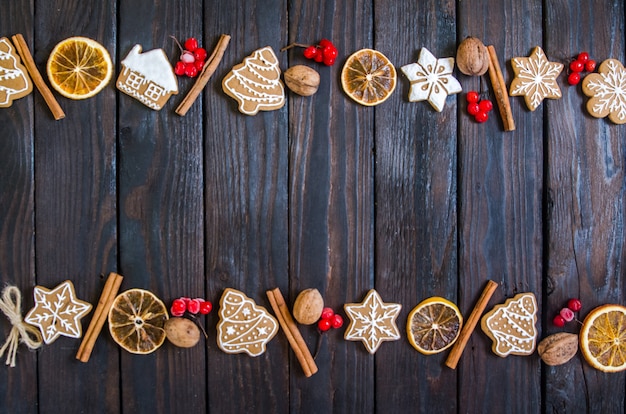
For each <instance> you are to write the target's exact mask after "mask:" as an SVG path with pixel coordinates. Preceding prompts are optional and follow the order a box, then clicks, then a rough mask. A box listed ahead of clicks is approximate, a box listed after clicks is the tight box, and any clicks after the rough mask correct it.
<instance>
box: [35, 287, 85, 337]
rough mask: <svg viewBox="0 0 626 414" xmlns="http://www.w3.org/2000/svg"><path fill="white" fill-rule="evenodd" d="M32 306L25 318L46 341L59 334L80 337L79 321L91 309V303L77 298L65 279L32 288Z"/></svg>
mask: <svg viewBox="0 0 626 414" xmlns="http://www.w3.org/2000/svg"><path fill="white" fill-rule="evenodd" d="M33 294H34V297H35V307H34V308H33V309H31V310H30V311H29V312H28V314H27V315H26V317H25V318H24V321H25V322H27V323H30V324H31V325H34V326H37V327H39V329H40V330H41V334H42V337H43V340H44V342H45V343H46V344H50V343H52V342H54V341H55V340H56V339H57V338H58V337H59V336H60V335H63V336H68V337H70V338H80V337H81V336H82V327H81V324H80V320H81V319H82V318H83V316H85V315H86V314H87V313H89V311H90V310H91V304H89V303H87V302H83V301H82V300H79V299H77V298H76V294H75V293H74V285H73V284H72V282H71V281H69V280H66V281H65V282H63V283H61V284H60V285H59V286H57V287H55V288H54V289H52V290H49V289H46V288H44V287H41V286H35V289H34V293H33Z"/></svg>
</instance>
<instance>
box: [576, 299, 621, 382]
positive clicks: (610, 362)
mask: <svg viewBox="0 0 626 414" xmlns="http://www.w3.org/2000/svg"><path fill="white" fill-rule="evenodd" d="M580 349H581V351H582V353H583V356H584V357H585V359H586V360H587V362H589V364H591V366H593V367H594V368H597V369H599V370H600V371H604V372H619V371H623V370H626V307H624V306H621V305H603V306H599V307H597V308H595V309H594V310H592V311H591V313H589V315H587V317H586V318H585V320H584V322H583V326H582V328H581V329H580Z"/></svg>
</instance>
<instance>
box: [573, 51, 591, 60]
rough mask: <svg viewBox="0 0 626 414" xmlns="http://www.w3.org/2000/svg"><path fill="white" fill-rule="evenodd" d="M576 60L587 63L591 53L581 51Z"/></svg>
mask: <svg viewBox="0 0 626 414" xmlns="http://www.w3.org/2000/svg"><path fill="white" fill-rule="evenodd" d="M576 60H579V61H581V62H582V63H587V61H588V60H589V53H587V52H580V53H579V54H578V57H577V58H576Z"/></svg>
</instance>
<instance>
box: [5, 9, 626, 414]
mask: <svg viewBox="0 0 626 414" xmlns="http://www.w3.org/2000/svg"><path fill="white" fill-rule="evenodd" d="M0 4H1V8H0V36H7V37H10V36H11V35H13V34H15V33H22V34H23V35H24V36H25V38H26V39H27V42H28V44H29V46H30V47H31V50H32V51H33V54H34V57H35V61H36V63H37V65H38V66H39V68H40V70H43V71H45V63H46V61H47V58H48V55H49V53H50V51H51V50H52V48H53V47H54V45H55V44H56V43H57V42H59V41H61V40H63V39H65V38H67V37H70V36H75V35H82V36H88V37H91V38H93V39H96V40H98V41H99V42H100V43H102V44H103V45H104V46H105V47H106V48H107V49H108V50H109V52H110V53H111V56H112V59H113V60H114V62H116V63H117V68H118V69H119V61H120V60H121V59H122V58H123V57H124V56H125V55H126V53H128V51H129V50H130V48H131V47H132V46H133V45H134V44H137V43H138V44H141V45H142V46H143V48H144V50H149V49H152V48H159V47H161V48H163V49H164V50H165V51H166V53H167V54H168V56H169V57H170V58H171V59H172V61H174V60H175V59H176V56H177V51H176V47H175V45H174V43H173V42H172V40H171V39H170V38H169V36H170V35H175V36H177V37H178V38H179V39H185V38H187V37H189V36H196V37H198V38H200V39H201V44H202V45H204V46H205V47H206V48H207V49H209V50H211V49H212V48H213V47H214V45H215V43H216V41H217V38H218V36H219V35H220V34H222V33H228V34H230V35H231V36H232V40H231V43H230V46H229V48H228V50H227V51H226V54H225V56H224V60H223V62H222V64H221V65H220V66H219V68H218V69H217V72H216V73H215V75H214V77H213V79H212V80H211V82H210V83H209V85H208V86H207V88H206V90H205V92H204V93H203V94H202V99H201V100H200V101H198V102H197V103H196V104H195V105H194V106H193V107H192V109H191V111H190V112H189V113H188V114H187V116H185V117H182V118H181V117H179V116H178V115H176V114H175V113H174V108H175V107H176V106H177V105H178V103H179V102H180V100H181V99H182V96H183V95H184V93H186V91H187V90H188V89H189V88H190V86H191V84H192V82H191V81H189V80H181V81H180V82H179V88H180V90H181V94H180V95H179V96H176V97H174V98H172V99H171V100H170V101H169V103H168V104H167V106H166V107H165V108H164V109H163V110H161V111H160V112H154V111H152V110H150V109H148V108H147V107H145V106H143V105H142V104H140V103H139V102H138V101H136V100H134V99H132V98H130V97H128V96H126V95H124V94H121V93H119V92H117V90H116V89H115V87H114V82H111V84H110V85H109V86H108V87H107V88H106V89H105V90H104V91H102V92H101V93H100V94H98V95H97V96H96V97H93V98H90V99H88V100H85V101H71V100H68V99H65V98H63V97H60V96H58V95H57V96H58V99H59V102H60V104H61V106H62V107H63V108H64V110H65V113H66V118H65V119H64V120H61V121H54V120H53V119H52V117H51V114H50V112H49V111H48V109H47V108H46V107H45V104H44V102H43V100H42V98H41V96H40V95H39V94H38V93H33V94H31V95H30V96H28V97H26V98H24V99H21V100H19V101H16V102H14V104H13V106H12V107H11V108H9V109H0V281H1V282H2V284H9V283H10V284H15V285H17V286H18V287H19V288H20V289H21V290H22V292H23V294H24V297H25V300H24V301H25V303H24V305H23V307H24V309H23V310H24V312H26V311H27V310H28V309H30V307H31V306H32V305H33V302H32V288H33V287H34V286H35V285H37V284H38V285H42V286H46V287H54V286H56V285H57V284H58V283H60V282H62V281H63V280H65V279H71V280H72V281H73V282H74V284H75V286H76V291H77V294H78V296H79V297H80V298H82V299H85V300H87V301H90V302H92V303H95V302H96V301H97V300H98V297H99V295H100V292H101V289H102V287H103V284H104V277H105V275H106V274H108V273H109V272H111V271H116V272H119V273H121V274H123V275H124V276H125V280H124V283H123V285H122V289H128V288H132V287H139V288H145V289H150V290H152V291H153V292H155V293H156V294H157V295H158V296H159V297H161V298H162V299H163V300H164V301H165V302H167V303H168V304H169V303H170V302H171V300H172V299H174V298H176V297H179V296H183V295H184V296H192V297H206V298H207V299H210V300H212V301H213V302H214V303H216V304H217V302H218V300H219V297H220V295H221V293H222V291H223V289H225V288H226V287H233V288H236V289H240V290H242V291H244V292H245V293H246V294H247V295H248V296H250V297H252V298H254V299H255V300H257V301H258V302H259V303H260V304H262V305H264V306H268V303H267V300H266V297H265V291H266V290H267V289H270V288H273V287H276V286H278V287H280V288H281V290H282V291H283V293H284V294H285V296H286V298H287V301H288V302H289V303H292V302H293V299H294V298H295V296H296V294H297V293H298V292H299V291H300V290H302V289H305V288H308V287H315V288H317V289H319V290H320V291H321V292H322V294H323V296H324V299H325V301H326V303H327V304H328V305H329V306H331V307H333V308H334V309H341V308H342V305H343V304H344V303H345V302H358V301H361V299H362V298H363V296H364V295H365V293H366V292H367V291H368V290H369V289H370V288H373V287H375V288H376V289H377V290H378V291H379V292H380V294H381V296H382V298H383V299H384V300H385V301H387V302H398V303H401V304H402V305H403V309H402V312H401V315H400V317H399V318H398V326H399V328H400V330H401V332H402V336H403V337H402V340H400V341H396V342H389V343H385V344H383V345H382V346H381V347H380V349H379V350H378V352H377V353H376V355H375V356H371V355H369V354H368V353H367V352H366V351H365V348H364V347H363V345H362V344H360V343H355V342H347V341H344V340H343V339H342V334H343V329H342V330H341V332H331V333H330V334H329V335H328V336H327V338H326V340H325V342H324V344H323V347H322V349H321V352H320V355H319V357H318V359H317V363H318V366H319V372H318V373H317V374H316V375H315V376H313V377H312V378H309V379H307V378H305V377H304V376H303V374H302V371H301V368H300V366H299V365H298V363H297V361H296V359H295V358H294V356H293V353H292V352H291V350H290V349H289V347H288V343H287V341H286V339H285V337H284V335H283V334H282V333H279V334H278V336H277V337H276V338H275V339H274V340H273V341H272V342H271V343H270V344H269V346H268V350H267V352H266V353H265V354H263V355H262V356H260V357H258V358H250V357H248V356H245V355H235V356H233V355H227V354H224V353H222V352H221V351H219V349H218V348H217V345H216V343H215V326H216V323H217V319H218V318H217V309H215V310H214V312H212V313H211V314H210V315H209V316H208V317H206V318H205V321H206V327H207V330H208V331H209V333H210V336H211V337H210V340H209V341H208V344H207V346H206V347H203V346H197V347H195V348H192V349H188V350H183V349H178V348H175V347H173V346H171V345H170V344H165V345H164V346H163V347H162V348H161V349H159V350H158V351H157V352H155V353H153V354H151V355H148V356H135V355H132V354H129V353H126V352H124V351H122V350H121V348H119V347H118V346H117V345H116V344H115V343H114V342H113V340H112V339H111V338H110V335H109V334H108V332H107V329H106V328H105V330H104V331H103V334H102V336H101V337H100V339H99V341H98V343H97V344H96V348H95V350H94V353H93V355H92V357H91V360H90V361H89V363H87V364H82V363H80V362H78V361H76V360H75V354H76V351H77V349H78V345H79V341H78V340H75V339H70V338H64V337H62V338H60V339H58V340H57V341H56V342H54V343H53V344H51V345H48V346H44V347H43V348H42V349H41V350H39V351H37V352H29V351H28V350H26V348H24V347H23V346H22V347H20V352H19V354H18V361H17V367H15V368H9V367H5V366H4V365H2V367H1V368H0V411H1V412H6V413H35V412H41V413H49V412H59V409H61V407H62V411H63V412H67V413H74V412H85V413H114V412H124V413H135V412H142V413H169V412H180V413H190V412H205V411H206V412H212V413H242V412H258V413H270V412H272V413H286V412H291V413H326V412H338V413H339V412H341V413H344V412H345V413H356V412H359V413H372V412H379V413H400V412H441V413H451V412H459V413H481V412H485V413H487V412H492V413H534V412H546V413H574V412H576V413H579V412H594V413H623V412H624V399H625V390H626V381H625V379H626V377H625V374H624V373H621V374H603V373H601V372H599V371H596V370H594V369H593V368H591V367H590V366H589V365H587V364H586V363H585V362H584V360H583V358H582V357H581V356H580V354H579V355H578V356H577V357H576V358H575V359H574V360H572V361H571V362H569V363H568V364H566V365H563V366H559V367H547V366H545V365H542V363H541V362H540V360H539V358H538V356H537V355H536V354H535V355H533V356H531V357H515V356H512V357H508V358H506V359H502V358H499V357H497V356H495V355H494V354H492V352H491V350H490V347H491V344H490V341H489V340H488V338H487V337H486V336H485V335H483V334H482V333H481V332H480V331H477V332H475V334H474V335H473V336H472V338H471V339H470V342H469V344H468V346H467V349H466V351H465V353H464V355H463V357H462V359H461V362H460V364H459V367H458V369H457V370H455V371H453V370H450V369H448V368H447V367H445V366H444V360H445V357H446V353H443V354H439V355H436V356H430V357H426V356H423V355H421V354H419V353H418V352H417V351H415V350H414V349H413V348H412V347H411V345H410V344H409V342H408V341H407V340H406V336H405V334H404V326H405V323H406V317H407V314H408V312H409V311H410V310H411V309H412V308H413V307H414V306H415V305H416V304H417V303H418V302H420V301H421V300H423V299H425V298H427V297H430V296H433V295H439V296H444V297H447V298H449V299H450V300H453V301H454V302H456V303H458V305H459V307H460V309H461V311H462V312H463V313H464V315H466V317H467V315H468V314H469V312H470V310H471V308H472V307H473V305H474V303H475V301H476V299H477V297H478V295H479V293H480V291H481V289H482V288H483V286H484V284H485V282H486V280H488V279H493V280H495V281H497V282H498V283H499V284H500V288H499V289H498V290H497V292H496V294H495V295H494V297H493V298H492V300H491V305H493V304H496V303H499V302H502V301H503V300H504V299H505V298H507V297H511V296H513V295H514V294H516V293H519V292H524V291H532V292H534V293H535V294H536V296H537V299H538V303H539V306H540V312H541V315H540V319H539V321H538V324H537V326H538V329H539V332H540V336H541V337H544V336H546V335H548V334H550V333H554V332H557V331H560V330H559V329H556V328H554V327H553V326H552V325H551V323H550V320H551V319H552V316H553V315H554V314H555V313H556V312H557V311H558V310H559V309H560V308H561V307H563V306H564V304H565V302H566V301H567V299H568V298H570V297H580V298H581V299H582V302H583V306H584V307H583V311H582V312H581V315H580V316H581V317H584V316H585V315H586V314H587V313H588V312H589V310H591V309H592V308H593V307H595V306H597V305H600V304H604V303H608V302H611V303H621V304H624V303H626V292H625V289H624V288H625V280H626V275H625V274H624V268H623V267H624V258H625V253H626V247H625V246H624V232H625V229H624V221H625V218H626V217H625V215H626V211H625V205H624V204H625V201H626V200H625V196H626V192H625V191H626V188H625V184H626V183H625V173H624V161H625V160H624V157H625V155H624V150H625V148H626V138H625V137H626V133H625V131H626V129H624V128H626V127H625V126H617V125H613V124H611V123H610V122H609V121H607V120H598V119H595V118H592V117H590V116H588V115H587V114H586V111H585V109H584V105H585V102H586V98H584V97H583V95H582V92H581V89H580V86H578V87H570V86H567V85H566V84H565V75H562V76H561V77H559V83H560V85H561V90H562V93H563V98H562V99H560V100H558V101H548V100H546V101H544V103H543V105H541V106H540V107H539V108H538V109H537V110H536V111H535V112H529V111H528V110H527V109H526V107H525V105H524V102H523V99H521V98H512V99H511V102H512V109H513V115H514V118H515V122H516V125H517V130H516V131H515V132H508V133H505V132H503V128H502V123H501V122H500V120H499V119H498V117H497V116H495V112H494V113H493V114H492V117H491V119H490V120H489V121H488V122H487V123H486V124H482V125H479V124H476V123H475V122H474V121H473V120H472V119H471V118H470V117H469V116H467V115H466V112H465V110H466V105H465V101H464V94H462V95H457V96H453V97H450V98H448V100H447V102H446V107H445V109H444V110H443V112H442V113H437V112H435V111H434V110H433V109H432V108H431V107H430V106H429V105H428V104H427V103H410V102H408V101H407V95H408V90H409V83H408V81H407V80H406V78H404V76H403V75H402V74H399V77H398V86H397V89H396V91H395V93H394V94H393V96H392V97H391V98H390V99H389V100H388V101H387V102H385V103H383V104H382V105H380V106H377V107H375V108H366V107H362V106H359V105H357V104H355V103H354V102H352V101H351V100H350V99H349V98H347V97H346V95H345V94H344V93H343V92H342V90H341V87H340V82H339V76H340V70H341V66H342V65H343V62H344V60H345V58H346V57H347V56H348V55H349V54H351V53H352V52H354V51H356V50H358V49H361V48H364V47H372V48H376V49H378V50H380V51H381V52H383V53H384V54H385V55H386V56H387V57H389V59H390V60H391V61H392V62H393V63H394V64H395V65H396V67H400V66H402V65H405V64H408V63H412V62H415V61H416V60H417V57H418V53H419V50H420V48H421V47H427V48H428V49H429V50H430V51H431V52H433V53H434V54H435V55H436V56H437V57H447V56H454V55H455V51H456V45H457V44H458V42H459V41H460V40H461V39H463V38H464V37H465V36H467V35H474V36H478V37H480V38H481V39H482V40H483V41H484V42H485V43H486V44H493V45H494V46H495V48H496V50H497V52H498V54H499V57H500V63H501V65H502V67H503V70H504V77H505V80H506V81H507V84H508V83H509V82H510V80H511V78H512V71H511V67H510V59H511V58H512V57H515V56H527V55H528V54H529V53H530V51H531V50H532V48H533V47H534V46H536V45H540V46H542V47H543V49H544V50H545V51H546V53H547V55H548V57H549V58H550V60H553V61H562V62H564V63H566V64H567V63H568V61H569V60H570V59H571V58H572V57H574V56H575V55H576V54H577V53H578V52H580V51H588V52H589V53H590V54H591V56H592V57H593V58H595V59H596V60H598V61H599V62H600V61H602V60H604V59H607V58H616V59H618V60H620V61H622V62H624V59H625V44H626V42H625V38H624V21H625V10H624V4H623V1H622V0H610V1H605V0H601V1H586V0H579V1H576V0H569V1H568V0H551V1H545V2H542V1H536V0H524V1H521V0H459V1H456V2H455V1H452V0H415V1H392V2H390V1H382V0H374V1H367V0H345V1H331V0H329V1H297V0H293V1H289V0H283V1H279V0H264V1H260V0H259V1H249V0H232V1H220V0H215V1H209V0H206V1H201V0H180V1H179V0H176V1H174V0H172V1H165V0H156V1H155V0H138V1H108V0H106V1H105V0H100V1H84V0H2V1H0ZM324 37H327V38H329V39H332V41H333V42H334V43H335V44H336V46H337V48H338V49H339V56H340V57H339V59H338V63H337V64H336V65H335V66H333V67H330V68H327V67H322V66H317V65H316V66H315V67H316V68H317V69H318V70H319V72H320V74H321V79H322V81H321V85H320V88H319V91H318V92H317V94H316V95H314V96H313V97H310V98H302V97H298V96H295V95H293V94H288V102H287V105H285V107H284V108H283V109H281V110H279V111H274V112H269V113H259V114H258V115H256V116H254V117H249V116H245V115H242V114H240V113H239V112H238V111H237V109H236V104H235V102H234V101H233V100H232V99H230V98H229V97H227V96H225V95H224V94H223V92H222V90H221V79H222V78H223V77H224V76H225V75H226V73H227V72H228V71H229V70H230V68H231V67H232V66H233V65H235V64H237V63H239V62H241V61H242V60H243V58H244V57H245V56H247V55H249V54H250V53H251V52H252V51H253V50H255V49H257V48H260V47H263V46H266V45H269V46H272V48H274V50H275V51H276V52H277V54H278V57H279V59H280V62H281V67H282V69H283V70H284V69H286V68H287V67H289V66H290V65H293V64H301V63H309V64H312V63H311V62H306V61H305V59H304V58H303V57H302V56H301V51H300V50H293V51H290V52H288V53H287V52H284V53H279V52H278V50H279V49H280V48H281V47H282V46H285V45H287V44H288V43H291V42H294V41H297V42H302V43H315V42H317V41H319V40H320V39H321V38H324ZM116 76H117V71H116V73H115V75H114V79H115V77H116ZM457 78H458V79H459V81H460V82H461V84H462V86H463V89H464V91H468V90H471V89H476V90H478V89H480V87H481V83H480V81H479V79H478V78H470V77H466V76H463V75H461V74H458V75H457ZM484 85H485V87H487V85H488V83H487V82H485V83H484ZM90 318H91V315H89V316H88V317H87V318H86V319H84V324H85V326H86V324H87V323H88V321H89V320H90ZM9 329H10V325H9V323H8V322H7V320H6V318H4V317H0V338H1V340H2V341H3V340H4V338H5V337H6V335H7V334H8V332H9ZM565 330H567V331H570V332H577V331H578V326H577V325H576V324H575V323H571V324H568V325H567V327H566V328H565ZM303 333H304V336H305V339H306V340H307V342H308V344H309V345H310V347H311V348H313V347H314V345H315V341H316V335H317V334H316V332H315V330H314V329H313V328H311V329H304V330H303ZM3 362H4V361H3Z"/></svg>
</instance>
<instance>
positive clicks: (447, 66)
mask: <svg viewBox="0 0 626 414" xmlns="http://www.w3.org/2000/svg"><path fill="white" fill-rule="evenodd" d="M400 69H401V70H402V72H403V73H404V74H405V75H406V77H407V78H408V79H409V81H410V82H411V89H410V90H409V101H410V102H419V101H425V100H428V102H429V103H430V104H431V105H432V106H433V108H435V110H437V111H438V112H441V111H442V110H443V107H444V106H445V104H446V98H447V97H448V95H452V94H455V93H459V92H461V90H462V88H461V84H460V83H459V81H457V80H456V78H455V77H454V76H452V71H453V70H454V58H451V57H449V58H441V59H437V58H436V57H435V56H434V55H433V54H432V53H431V52H430V51H429V50H428V49H426V48H425V47H423V48H422V50H420V56H419V59H418V60H417V63H411V64H409V65H405V66H402V67H401V68H400Z"/></svg>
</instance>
